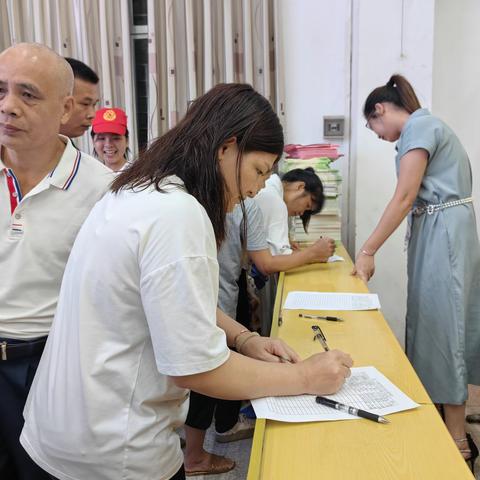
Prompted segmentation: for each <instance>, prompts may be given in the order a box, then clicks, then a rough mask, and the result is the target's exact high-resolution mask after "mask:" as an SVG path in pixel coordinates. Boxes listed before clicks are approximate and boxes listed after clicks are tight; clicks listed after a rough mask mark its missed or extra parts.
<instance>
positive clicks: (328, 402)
mask: <svg viewBox="0 0 480 480" xmlns="http://www.w3.org/2000/svg"><path fill="white" fill-rule="evenodd" d="M315 401H316V402H317V403H320V404H321V405H325V406H326V407H330V408H334V409H335V410H340V411H342V412H345V413H348V414H350V415H355V416H357V417H361V418H366V419H367V420H372V421H373V422H377V423H390V420H388V419H386V418H385V417H382V416H381V415H376V414H375V413H370V412H366V411H365V410H361V409H360V408H355V407H349V406H348V405H344V404H343V403H340V402H336V401H335V400H332V399H331V398H326V397H316V398H315Z"/></svg>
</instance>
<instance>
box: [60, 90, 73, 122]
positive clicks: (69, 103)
mask: <svg viewBox="0 0 480 480" xmlns="http://www.w3.org/2000/svg"><path fill="white" fill-rule="evenodd" d="M73 104H74V99H73V97H72V96H71V95H69V96H68V97H65V99H64V101H63V114H62V117H61V119H60V123H61V125H65V124H66V123H67V122H68V121H69V120H70V117H71V116H72V113H73Z"/></svg>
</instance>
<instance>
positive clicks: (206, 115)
mask: <svg viewBox="0 0 480 480" xmlns="http://www.w3.org/2000/svg"><path fill="white" fill-rule="evenodd" d="M282 149H283V134H282V128H281V126H280V123H279V121H278V118H277V116H276V115H275V113H274V112H273V111H272V109H271V106H270V104H269V103H268V101H267V100H266V99H265V98H263V97H262V96H261V95H259V94H258V93H256V92H255V91H254V90H253V89H252V87H250V86H248V85H238V84H229V85H218V86H216V87H215V88H213V89H212V90H210V91H209V92H208V93H206V94H205V95H203V96H202V97H200V98H198V99H197V100H196V101H194V102H193V104H192V105H191V106H190V108H189V110H188V111H187V114H186V115H185V117H184V118H183V119H182V120H181V121H180V123H179V124H178V125H177V126H176V127H175V128H173V129H172V130H170V131H169V132H168V133H166V134H165V135H164V136H162V137H160V138H159V139H157V140H156V141H155V142H153V144H152V145H151V146H150V147H149V148H148V149H147V150H146V151H145V152H144V153H142V154H141V155H140V157H139V158H138V160H137V161H136V162H134V163H133V164H132V165H131V166H130V167H129V168H127V169H126V170H125V171H123V172H122V173H120V175H119V176H118V177H117V178H116V180H115V181H114V183H113V185H112V191H111V192H109V193H107V194H106V195H105V197H104V198H103V199H102V200H101V201H100V202H98V203H97V205H96V206H95V207H94V209H93V210H92V212H91V214H90V216H89V217H88V218H87V220H86V221H85V223H84V225H83V226H82V228H81V230H80V233H79V235H78V237H77V239H76V241H75V244H74V247H73V249H72V252H71V254H70V258H69V261H68V264H67V267H66V270H65V275H64V278H63V283H62V288H61V292H60V298H59V302H58V308H57V313H56V316H55V320H54V324H53V328H52V331H51V334H50V336H49V339H48V342H47V346H46V349H45V352H44V355H43V357H42V360H41V363H40V366H39V369H38V371H37V375H36V377H35V380H34V386H33V388H32V391H31V395H30V397H29V399H28V405H27V407H26V410H25V417H26V421H25V428H24V430H23V432H22V438H21V442H22V444H23V446H24V447H25V448H26V450H27V451H28V453H29V454H30V456H31V457H32V458H33V459H34V460H35V461H36V462H37V463H38V464H39V465H41V466H42V467H43V468H44V469H45V470H46V471H47V472H49V473H50V474H52V475H53V476H55V477H57V478H59V479H62V480H64V479H65V480H66V479H69V480H72V479H78V480H80V479H85V478H89V479H90V478H91V479H96V480H107V479H109V480H110V479H112V478H139V479H140V478H141V479H158V480H166V479H172V478H174V479H180V478H184V471H183V466H182V464H183V456H182V452H181V449H180V442H179V438H178V436H177V434H176V433H175V428H176V427H178V426H180V425H181V424H182V423H183V422H184V420H185V415H186V412H187V408H188V390H187V389H192V390H195V391H197V392H200V393H204V394H207V395H210V396H214V397H217V398H225V399H243V398H257V397H262V396H268V395H294V394H300V393H314V394H322V393H332V392H334V391H336V390H337V389H338V388H340V386H341V385H342V384H343V382H344V379H345V377H347V376H348V375H349V372H350V366H351V365H352V360H351V358H350V357H349V356H348V355H346V354H344V353H342V352H339V351H333V352H326V353H321V354H317V355H314V356H312V357H310V358H308V359H306V360H305V361H301V362H296V360H298V357H297V355H296V354H295V353H294V352H293V351H292V350H291V349H289V348H288V347H287V346H286V345H284V344H283V343H281V342H279V341H275V340H270V339H266V338H262V337H259V336H258V335H256V334H254V333H253V332H249V331H246V330H245V328H244V327H243V326H242V325H240V324H238V323H237V322H235V321H234V320H232V319H231V318H230V317H228V316H226V315H225V314H222V313H221V312H220V311H217V309H216V306H217V294H218V263H217V259H216V256H217V248H216V247H217V245H220V244H221V242H222V240H223V238H224V236H225V216H226V212H227V211H228V210H229V208H230V205H231V204H235V203H238V202H241V201H242V199H243V198H245V197H247V196H249V197H251V196H254V195H255V194H256V193H257V191H258V190H259V189H260V188H261V187H262V186H263V184H264V182H265V179H266V178H267V176H268V175H269V173H270V171H271V169H272V168H273V166H274V164H275V162H276V161H277V160H278V158H279V156H280V154H281V152H282ZM227 345H229V346H235V347H236V349H237V351H240V352H242V354H238V353H236V352H230V350H229V349H228V346H227ZM248 357H254V358H257V359H261V360H269V362H266V361H259V360H254V359H252V358H248ZM281 359H284V360H285V361H286V362H285V363H281V362H280V360H281ZM290 362H291V363H290Z"/></svg>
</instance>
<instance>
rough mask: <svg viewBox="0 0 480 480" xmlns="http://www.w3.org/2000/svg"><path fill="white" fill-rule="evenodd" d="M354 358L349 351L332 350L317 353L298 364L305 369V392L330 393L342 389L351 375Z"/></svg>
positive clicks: (315, 393) (313, 393)
mask: <svg viewBox="0 0 480 480" xmlns="http://www.w3.org/2000/svg"><path fill="white" fill-rule="evenodd" d="M352 365H353V360H352V357H351V356H350V355H348V353H344V352H341V351H340V350H330V351H328V352H324V353H317V354H316V355H312V356H311V357H309V358H307V359H306V360H304V361H303V362H300V363H299V364H298V367H300V368H302V369H303V374H304V378H305V393H310V394H312V395H329V394H332V393H335V392H337V391H338V390H340V388H341V386H342V385H343V384H344V383H345V379H346V378H348V377H349V376H350V375H351V372H350V367H351V366H352Z"/></svg>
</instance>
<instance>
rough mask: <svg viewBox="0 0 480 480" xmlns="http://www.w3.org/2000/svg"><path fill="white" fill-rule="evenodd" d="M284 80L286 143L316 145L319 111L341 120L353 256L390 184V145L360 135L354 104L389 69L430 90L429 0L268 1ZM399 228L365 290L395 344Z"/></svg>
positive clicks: (399, 314) (402, 289)
mask: <svg viewBox="0 0 480 480" xmlns="http://www.w3.org/2000/svg"><path fill="white" fill-rule="evenodd" d="M276 4H277V8H278V15H279V17H278V18H279V32H278V34H279V35H280V36H281V39H280V40H281V41H280V44H281V50H280V59H279V60H280V64H279V66H280V67H281V68H282V71H283V75H284V78H283V80H284V82H285V87H284V102H285V117H286V121H285V124H286V140H287V142H293V143H313V142H319V141H322V140H323V137H322V133H323V132H322V117H323V115H334V114H340V115H345V117H347V120H349V119H351V122H350V125H347V135H348V132H349V128H348V127H349V126H350V127H351V136H347V137H346V138H345V140H344V141H343V142H341V150H342V151H343V152H344V153H345V154H346V156H345V158H344V159H342V160H340V161H339V164H340V168H341V172H342V175H343V176H344V198H343V217H344V220H345V221H348V224H344V225H343V229H344V234H345V233H348V235H344V241H345V240H346V242H347V245H348V246H349V247H350V254H352V255H353V254H354V253H355V251H356V249H358V248H359V247H360V246H361V244H362V243H363V242H364V241H365V240H366V238H367V237H368V235H369V234H370V232H371V231H372V229H373V228H374V227H375V225H376V223H377V221H378V219H379V217H380V215H381V213H382V211H383V209H384V207H385V205H386V204H387V202H388V200H389V199H390V197H391V195H392V193H393V190H394V188H395V183H396V178H395V163H394V156H395V152H394V146H393V145H391V144H387V143H385V142H381V141H380V140H378V139H377V138H376V137H375V136H374V135H373V134H372V132H370V131H369V130H367V129H366V128H365V127H364V125H365V120H364V119H363V116H362V113H361V112H362V105H363V102H364V100H365V98H366V96H367V95H368V93H369V92H370V91H371V90H372V89H373V88H374V87H376V86H378V85H381V84H384V83H386V82H387V80H388V78H389V76H390V75H391V74H392V73H394V72H400V73H403V74H405V75H406V76H407V78H409V79H410V80H411V81H412V83H413V85H414V87H415V88H416V90H417V93H418V94H419V97H420V100H421V102H422V103H423V104H424V105H426V106H428V107H429V106H430V104H431V94H432V68H433V67H432V62H433V25H434V21H433V20H434V0H422V2H419V1H415V0H404V1H403V2H402V0H368V1H365V0H338V1H335V2H333V1H330V0H298V1H292V0H277V3H276ZM403 236H404V228H403V227H401V228H400V229H399V231H398V232H396V234H395V235H394V236H393V237H392V238H391V239H390V240H389V241H388V242H387V243H386V244H385V246H384V247H383V248H382V250H381V251H380V253H379V254H378V256H377V260H376V261H377V273H376V275H375V277H374V279H373V281H372V282H371V284H370V289H371V290H372V291H374V292H378V293H379V295H380V299H381V302H382V307H383V313H384V315H385V317H386V318H387V320H388V321H389V323H390V325H391V327H392V328H393V330H394V332H395V334H396V335H397V338H398V339H399V340H400V341H401V342H403V337H404V325H405V303H406V283H407V280H406V267H405V260H406V258H405V255H404V254H403Z"/></svg>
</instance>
